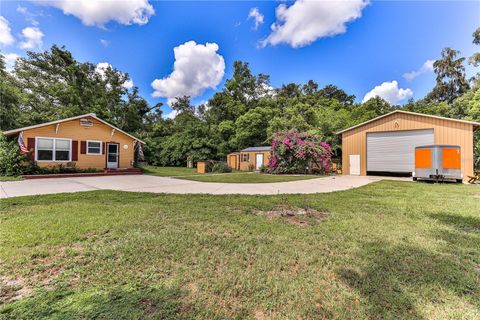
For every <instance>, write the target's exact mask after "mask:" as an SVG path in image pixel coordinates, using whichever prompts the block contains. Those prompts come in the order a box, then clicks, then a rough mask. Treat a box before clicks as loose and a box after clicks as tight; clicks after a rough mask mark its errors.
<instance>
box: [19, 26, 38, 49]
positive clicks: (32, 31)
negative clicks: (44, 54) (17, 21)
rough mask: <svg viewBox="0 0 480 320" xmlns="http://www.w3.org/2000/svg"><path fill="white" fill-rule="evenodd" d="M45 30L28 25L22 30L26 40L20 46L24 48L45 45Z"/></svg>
mask: <svg viewBox="0 0 480 320" xmlns="http://www.w3.org/2000/svg"><path fill="white" fill-rule="evenodd" d="M43 36H44V34H43V32H42V31H40V29H39V28H37V27H27V28H24V29H23V30H22V37H23V38H24V41H22V42H20V44H19V46H20V48H22V49H34V48H40V47H41V46H42V45H43Z"/></svg>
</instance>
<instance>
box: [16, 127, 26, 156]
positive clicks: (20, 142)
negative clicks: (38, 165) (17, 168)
mask: <svg viewBox="0 0 480 320" xmlns="http://www.w3.org/2000/svg"><path fill="white" fill-rule="evenodd" d="M18 145H19V146H20V152H21V153H22V154H26V153H28V149H27V147H26V146H25V142H24V141H23V132H20V134H19V135H18Z"/></svg>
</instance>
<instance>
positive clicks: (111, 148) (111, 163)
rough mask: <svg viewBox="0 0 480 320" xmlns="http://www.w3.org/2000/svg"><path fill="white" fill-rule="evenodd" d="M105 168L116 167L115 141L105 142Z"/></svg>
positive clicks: (116, 148)
mask: <svg viewBox="0 0 480 320" xmlns="http://www.w3.org/2000/svg"><path fill="white" fill-rule="evenodd" d="M107 168H108V169H117V168H118V144H116V143H108V144H107Z"/></svg>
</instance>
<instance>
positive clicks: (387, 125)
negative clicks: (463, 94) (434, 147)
mask: <svg viewBox="0 0 480 320" xmlns="http://www.w3.org/2000/svg"><path fill="white" fill-rule="evenodd" d="M416 129H433V131H434V139H435V144H450V145H458V146H460V147H461V153H462V173H463V175H464V177H465V179H466V177H467V176H468V175H473V124H469V123H462V122H458V121H454V120H448V119H440V118H432V117H426V116H421V115H415V114H408V113H400V112H398V113H393V114H391V115H389V116H386V117H384V118H380V119H378V120H375V121H372V122H370V123H366V124H364V125H361V126H359V127H357V128H353V129H351V130H349V131H346V132H343V133H342V172H343V174H347V175H348V174H349V172H350V164H349V155H353V154H359V155H360V175H366V174H367V132H381V131H400V130H416Z"/></svg>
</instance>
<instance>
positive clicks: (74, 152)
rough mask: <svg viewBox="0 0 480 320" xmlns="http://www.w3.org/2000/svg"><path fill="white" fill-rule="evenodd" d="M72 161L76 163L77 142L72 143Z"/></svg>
mask: <svg viewBox="0 0 480 320" xmlns="http://www.w3.org/2000/svg"><path fill="white" fill-rule="evenodd" d="M72 161H78V141H77V140H73V141H72Z"/></svg>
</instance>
